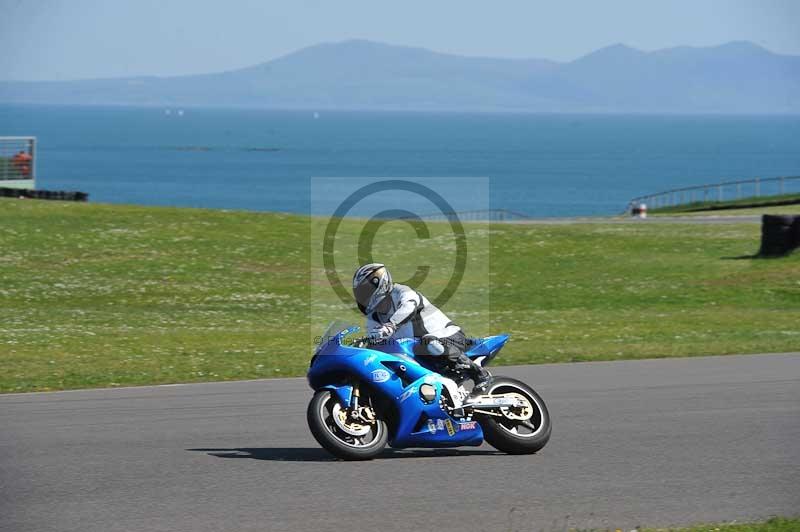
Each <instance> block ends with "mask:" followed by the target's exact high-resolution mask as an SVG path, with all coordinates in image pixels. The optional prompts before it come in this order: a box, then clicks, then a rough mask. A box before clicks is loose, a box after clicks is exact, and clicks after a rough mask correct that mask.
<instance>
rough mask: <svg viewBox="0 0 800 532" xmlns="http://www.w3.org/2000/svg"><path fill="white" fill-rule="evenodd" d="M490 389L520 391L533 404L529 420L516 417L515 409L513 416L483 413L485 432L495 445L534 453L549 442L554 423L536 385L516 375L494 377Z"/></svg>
mask: <svg viewBox="0 0 800 532" xmlns="http://www.w3.org/2000/svg"><path fill="white" fill-rule="evenodd" d="M487 393H498V394H500V393H517V394H520V395H522V396H523V397H525V398H526V399H527V400H528V401H529V403H530V405H531V407H532V413H531V416H530V418H529V419H527V420H518V419H513V416H514V414H513V413H510V415H511V416H512V417H507V416H504V417H502V418H500V417H496V416H482V417H481V418H480V419H479V423H480V425H481V428H482V429H483V436H484V438H485V439H486V441H487V442H488V443H489V444H490V445H491V446H492V447H494V448H495V449H497V450H499V451H503V452H504V453H508V454H533V453H535V452H537V451H539V450H541V449H542V447H544V446H545V445H546V444H547V442H548V440H550V431H551V427H552V426H551V423H550V413H549V412H548V411H547V406H546V405H545V404H544V400H542V398H541V397H540V396H539V394H538V393H536V392H535V391H534V389H533V388H531V387H530V386H528V385H527V384H525V383H524V382H520V381H518V380H515V379H510V378H508V377H495V378H494V380H493V382H492V384H491V385H490V386H489V389H488V391H487ZM517 417H519V416H517ZM525 422H527V424H526V423H525Z"/></svg>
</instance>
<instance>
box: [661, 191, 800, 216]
mask: <svg viewBox="0 0 800 532" xmlns="http://www.w3.org/2000/svg"><path fill="white" fill-rule="evenodd" d="M781 204H784V205H781ZM798 204H800V194H779V195H774V196H751V197H747V198H739V199H735V200H725V201H695V202H692V203H685V204H682V205H674V206H669V207H659V208H657V209H650V212H651V213H653V214H677V213H688V212H713V213H717V212H720V213H721V212H724V211H726V210H729V209H736V208H737V207H741V208H743V209H751V208H757V207H771V206H775V207H781V206H784V207H785V206H793V205H794V206H796V205H798Z"/></svg>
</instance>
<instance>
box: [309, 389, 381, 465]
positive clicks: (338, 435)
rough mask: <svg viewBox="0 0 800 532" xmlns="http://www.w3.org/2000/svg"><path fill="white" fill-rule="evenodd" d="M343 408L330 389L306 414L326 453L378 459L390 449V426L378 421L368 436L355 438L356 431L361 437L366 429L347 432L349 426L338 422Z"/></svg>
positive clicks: (313, 400) (314, 399) (316, 397)
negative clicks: (388, 428)
mask: <svg viewBox="0 0 800 532" xmlns="http://www.w3.org/2000/svg"><path fill="white" fill-rule="evenodd" d="M342 406H343V405H341V403H339V400H338V399H337V398H336V397H335V396H334V395H333V394H332V393H331V392H330V390H320V391H318V392H317V393H315V394H314V397H312V398H311V402H310V403H309V404H308V411H307V412H306V418H307V420H308V428H309V429H311V434H313V435H314V439H315V440H317V442H318V443H319V444H320V445H321V446H322V447H323V448H324V449H325V450H326V451H328V452H329V453H331V454H332V455H334V456H336V457H338V458H341V459H343V460H371V459H373V458H375V457H376V456H377V455H379V454H380V453H381V451H383V448H384V447H385V446H386V441H387V439H388V430H387V428H386V423H385V422H383V421H382V420H380V419H377V420H375V423H374V425H371V426H370V428H369V431H367V432H366V433H365V434H363V435H353V434H351V433H352V432H356V433H358V434H360V433H361V432H362V429H359V430H357V431H355V430H350V432H347V431H346V430H347V429H348V427H347V426H346V425H345V426H344V427H342V423H341V420H340V423H336V420H334V416H336V415H339V413H340V412H341V408H342ZM345 423H349V421H346V422H345ZM361 427H363V425H361Z"/></svg>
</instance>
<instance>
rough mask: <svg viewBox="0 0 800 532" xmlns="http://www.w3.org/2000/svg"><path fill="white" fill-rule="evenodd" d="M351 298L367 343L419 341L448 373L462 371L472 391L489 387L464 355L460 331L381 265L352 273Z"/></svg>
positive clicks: (487, 377)
mask: <svg viewBox="0 0 800 532" xmlns="http://www.w3.org/2000/svg"><path fill="white" fill-rule="evenodd" d="M353 295H354V296H355V299H356V303H357V304H358V308H359V310H360V311H361V312H362V313H363V314H364V315H366V317H367V327H366V329H367V331H368V334H369V337H370V339H371V340H373V341H380V340H389V339H398V338H412V337H413V338H419V339H421V340H422V343H423V345H425V346H427V349H428V352H429V353H430V354H432V355H437V356H443V357H444V359H445V360H446V361H447V365H448V367H449V368H450V369H453V370H466V371H467V372H468V373H469V375H470V377H471V378H472V381H473V382H474V383H475V389H476V390H481V389H483V388H485V386H486V385H487V384H488V383H489V381H490V375H489V372H487V371H486V370H485V369H483V368H482V367H481V366H479V365H478V364H476V363H475V362H473V361H472V360H471V359H470V358H469V357H468V356H467V355H465V354H464V351H466V349H467V338H466V336H464V333H463V331H462V330H461V327H459V326H458V325H456V324H455V323H453V322H452V321H450V319H449V318H448V317H447V316H446V315H445V314H444V313H443V312H442V311H441V310H439V309H438V308H436V306H434V305H433V304H432V303H431V302H430V301H428V298H426V297H425V296H424V295H422V294H421V293H419V292H417V291H416V290H414V289H413V288H411V287H408V286H406V285H403V284H399V283H393V282H392V276H391V274H390V273H389V270H387V269H386V266H384V265H383V264H380V263H371V264H365V265H364V266H361V267H360V268H359V269H358V270H356V273H355V274H354V275H353Z"/></svg>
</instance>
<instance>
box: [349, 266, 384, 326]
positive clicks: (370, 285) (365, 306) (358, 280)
mask: <svg viewBox="0 0 800 532" xmlns="http://www.w3.org/2000/svg"><path fill="white" fill-rule="evenodd" d="M393 287H394V284H393V283H392V276H391V274H390V273H389V270H387V269H386V267H385V266H384V265H383V264H380V263H377V262H373V263H371V264H365V265H364V266H362V267H360V268H359V269H357V270H356V273H355V274H353V296H354V297H355V298H356V303H357V304H358V310H360V311H361V312H362V313H364V314H371V313H372V312H373V311H374V310H375V307H377V306H378V303H380V302H381V301H383V298H385V297H386V296H388V295H389V292H391V291H392V288H393Z"/></svg>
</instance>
